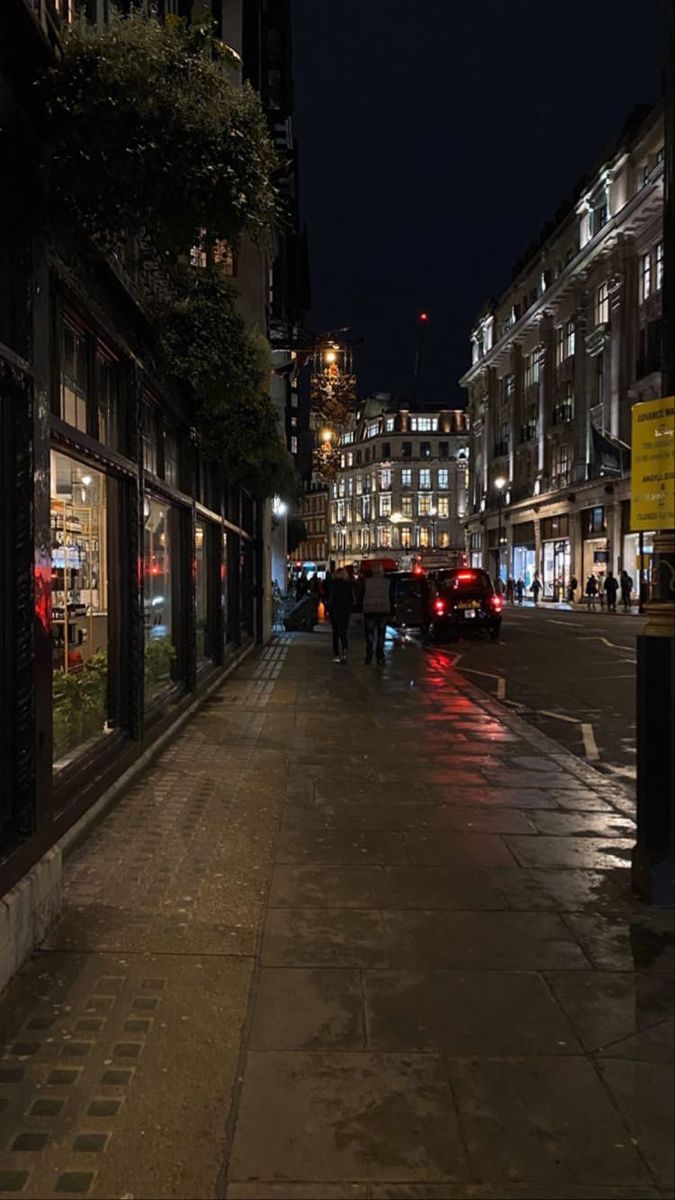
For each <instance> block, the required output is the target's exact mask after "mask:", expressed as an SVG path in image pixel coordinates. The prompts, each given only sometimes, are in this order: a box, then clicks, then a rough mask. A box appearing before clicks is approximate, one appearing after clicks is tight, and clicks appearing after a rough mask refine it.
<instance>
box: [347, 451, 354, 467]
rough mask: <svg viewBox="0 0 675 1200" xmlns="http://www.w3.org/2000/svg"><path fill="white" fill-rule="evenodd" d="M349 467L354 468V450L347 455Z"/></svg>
mask: <svg viewBox="0 0 675 1200" xmlns="http://www.w3.org/2000/svg"><path fill="white" fill-rule="evenodd" d="M347 466H348V467H353V466H354V452H353V450H350V451H349V452H348V454H347Z"/></svg>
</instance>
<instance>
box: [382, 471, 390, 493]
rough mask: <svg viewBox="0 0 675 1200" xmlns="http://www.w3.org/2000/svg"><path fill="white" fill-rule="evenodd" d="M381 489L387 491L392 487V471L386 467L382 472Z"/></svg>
mask: <svg viewBox="0 0 675 1200" xmlns="http://www.w3.org/2000/svg"><path fill="white" fill-rule="evenodd" d="M380 487H381V488H384V489H385V490H387V489H389V488H390V487H391V469H390V468H389V467H384V468H383V469H382V470H381V471H380Z"/></svg>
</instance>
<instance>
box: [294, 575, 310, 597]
mask: <svg viewBox="0 0 675 1200" xmlns="http://www.w3.org/2000/svg"><path fill="white" fill-rule="evenodd" d="M308 593H309V580H308V578H307V572H306V571H304V570H303V571H301V572H300V574H299V575H298V578H297V580H296V584H295V599H296V600H303V599H304V597H305V596H306V595H307V594H308Z"/></svg>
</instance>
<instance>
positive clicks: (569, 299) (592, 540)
mask: <svg viewBox="0 0 675 1200" xmlns="http://www.w3.org/2000/svg"><path fill="white" fill-rule="evenodd" d="M663 147H664V129H663V114H662V111H661V109H659V108H656V109H652V110H649V111H645V110H642V111H640V112H637V113H635V114H633V116H632V117H631V118H630V119H629V121H628V122H627V123H626V126H625V129H624V132H623V134H622V136H621V137H620V139H619V140H618V142H617V144H616V146H615V148H614V150H613V152H612V154H611V155H610V156H609V158H607V160H606V161H604V162H602V163H601V164H599V165H598V166H597V168H596V169H595V171H594V172H593V174H592V175H591V176H590V178H589V179H588V180H587V182H586V183H585V185H584V187H583V188H582V189H581V190H579V191H578V193H577V195H576V199H575V201H574V203H572V204H570V205H568V206H567V207H565V208H564V209H563V210H562V211H561V212H559V213H558V214H557V216H556V218H555V219H554V221H552V222H551V224H550V225H549V226H548V227H547V228H546V229H545V230H544V231H543V234H542V236H541V237H540V239H539V241H538V242H537V244H536V245H535V246H534V247H533V248H531V249H530V251H528V252H527V254H526V255H525V257H524V258H523V259H522V260H521V262H520V263H519V264H517V266H516V268H515V269H514V274H513V280H512V283H511V285H510V286H509V287H508V288H507V289H506V291H505V292H504V293H503V294H502V296H501V297H500V298H499V300H498V301H497V302H496V303H495V304H491V305H490V306H488V307H487V308H486V309H485V310H484V312H483V313H482V314H481V316H480V319H479V321H478V323H477V324H476V326H475V328H474V329H473V331H472V334H471V346H472V364H471V367H470V368H469V370H468V371H467V372H466V374H465V375H464V376H463V378H462V380H461V382H462V384H463V386H464V387H465V388H466V389H467V393H468V412H469V417H470V424H471V451H470V463H471V467H470V495H469V501H468V517H467V521H466V537H467V549H468V552H469V554H470V561H471V562H472V564H473V565H474V566H483V567H485V568H486V569H488V570H489V571H490V572H491V574H493V575H496V574H497V573H500V574H501V576H502V577H503V578H506V577H507V576H508V575H513V576H514V577H515V578H516V579H517V578H518V577H521V578H523V579H524V581H525V583H526V584H527V585H528V586H529V585H530V584H531V581H532V578H533V576H534V574H535V572H536V573H538V575H539V577H540V579H541V581H542V584H543V589H544V591H543V595H544V598H548V599H556V598H559V597H560V596H561V595H564V594H565V592H566V589H567V586H568V583H569V580H570V578H571V577H573V576H574V577H576V578H577V580H578V581H579V584H580V585H581V588H580V591H582V590H583V586H584V583H585V581H586V579H587V577H588V576H589V574H591V573H594V574H596V576H597V577H598V578H599V580H600V582H602V579H603V577H604V575H605V573H606V571H607V570H609V569H611V570H613V571H614V572H615V573H617V572H618V571H620V570H621V569H623V568H625V569H626V570H628V572H629V574H631V576H632V577H633V578H634V580H636V581H637V576H638V573H639V569H640V566H641V565H642V566H644V567H645V582H647V581H648V575H649V561H650V552H651V537H650V535H649V534H645V535H644V538H643V541H642V544H640V541H639V539H638V536H637V534H633V533H632V532H631V530H630V513H629V509H630V503H629V501H630V430H631V407H632V405H633V404H634V403H635V402H636V401H639V400H646V399H650V398H653V397H658V396H659V395H660V389H661V376H660V317H661V287H662V275H663V240H662V238H663V233H662V208H663V155H664V150H663ZM641 549H642V556H641V555H640V550H641ZM578 598H579V593H577V599H578Z"/></svg>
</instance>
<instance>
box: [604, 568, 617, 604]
mask: <svg viewBox="0 0 675 1200" xmlns="http://www.w3.org/2000/svg"><path fill="white" fill-rule="evenodd" d="M618 590H619V581H618V579H617V578H616V576H615V575H614V573H613V572H612V571H608V572H607V575H606V576H605V594H606V596H607V612H616V593H617V592H618Z"/></svg>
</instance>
